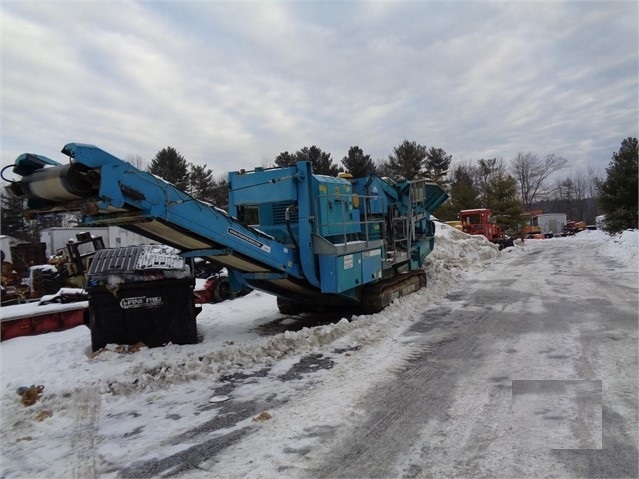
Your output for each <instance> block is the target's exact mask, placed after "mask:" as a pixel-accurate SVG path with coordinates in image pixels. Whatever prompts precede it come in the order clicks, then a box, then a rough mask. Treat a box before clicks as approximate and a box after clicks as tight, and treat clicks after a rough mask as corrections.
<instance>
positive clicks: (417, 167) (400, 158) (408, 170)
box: [387, 140, 426, 180]
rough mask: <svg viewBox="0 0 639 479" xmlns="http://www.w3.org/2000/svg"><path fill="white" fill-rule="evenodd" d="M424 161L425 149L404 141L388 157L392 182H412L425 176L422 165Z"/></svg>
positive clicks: (412, 142)
mask: <svg viewBox="0 0 639 479" xmlns="http://www.w3.org/2000/svg"><path fill="white" fill-rule="evenodd" d="M425 159H426V147H425V146H422V145H418V144H417V143H416V142H414V141H408V140H404V141H403V143H402V144H401V145H399V146H396V147H395V148H393V153H392V154H390V155H389V156H388V163H387V166H388V169H389V170H390V172H391V174H390V176H391V178H392V179H394V180H414V179H418V178H423V177H424V175H425V172H424V169H423V165H424V160H425Z"/></svg>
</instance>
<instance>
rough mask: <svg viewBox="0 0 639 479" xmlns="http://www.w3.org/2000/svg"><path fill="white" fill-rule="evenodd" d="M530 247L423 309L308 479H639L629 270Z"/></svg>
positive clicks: (557, 249) (574, 249)
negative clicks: (357, 415) (402, 347)
mask: <svg viewBox="0 0 639 479" xmlns="http://www.w3.org/2000/svg"><path fill="white" fill-rule="evenodd" d="M618 266H619V265H617V264H615V262H614V261H613V260H611V259H608V258H605V257H601V256H598V255H597V254H595V250H594V249H592V248H587V247H586V248H584V245H583V244H580V243H576V242H571V241H553V242H546V243H538V244H537V246H536V247H534V249H532V250H531V251H530V253H529V254H527V255H524V256H521V257H518V258H514V259H513V261H510V262H506V263H505V264H502V265H500V267H499V268H498V269H495V270H493V271H485V272H484V273H482V274H481V277H479V278H477V281H475V282H474V284H472V285H470V286H469V288H468V289H467V290H466V291H459V292H455V293H453V294H449V295H448V297H447V301H446V302H444V303H442V304H440V305H438V307H437V308H426V310H425V311H424V316H423V319H422V320H421V321H419V322H417V323H416V324H415V325H414V326H413V327H412V328H411V329H410V331H409V333H408V335H409V337H410V341H411V342H412V343H413V345H414V355H413V357H412V358H410V359H409V360H408V361H407V362H406V364H405V365H404V366H403V367H402V368H401V370H400V371H398V373H397V375H396V377H393V378H390V379H389V380H387V381H385V382H383V383H381V384H378V385H377V386H376V387H375V388H374V389H372V390H371V391H370V392H369V393H368V394H367V395H366V396H365V397H363V398H361V399H360V403H361V404H362V406H363V407H364V408H365V409H366V410H367V411H368V413H367V414H365V415H364V417H363V418H362V419H361V420H360V421H358V423H357V424H354V425H353V427H352V429H351V431H350V432H349V433H348V434H347V435H345V436H344V437H342V438H340V440H339V441H338V442H337V443H335V444H333V445H331V447H328V448H327V449H326V451H325V453H323V454H322V459H321V461H319V463H318V464H316V465H314V466H313V467H312V468H310V469H309V470H307V471H306V472H307V473H308V474H307V475H308V476H312V477H433V476H435V477H504V478H512V477H531V476H533V477H562V478H563V477H607V478H620V477H632V478H634V477H638V471H637V457H638V455H637V437H638V436H637V432H638V431H637V370H638V369H637V366H638V364H637V312H638V308H637V306H638V304H637V301H638V297H639V295H638V290H637V282H636V281H637V276H636V274H635V273H632V272H630V273H621V274H620V272H619V268H618Z"/></svg>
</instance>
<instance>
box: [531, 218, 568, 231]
mask: <svg viewBox="0 0 639 479" xmlns="http://www.w3.org/2000/svg"><path fill="white" fill-rule="evenodd" d="M566 223H567V219H566V213H544V214H541V215H535V216H533V217H532V225H533V226H539V227H540V228H541V231H542V233H553V234H555V235H558V234H561V233H562V232H563V231H564V226H566Z"/></svg>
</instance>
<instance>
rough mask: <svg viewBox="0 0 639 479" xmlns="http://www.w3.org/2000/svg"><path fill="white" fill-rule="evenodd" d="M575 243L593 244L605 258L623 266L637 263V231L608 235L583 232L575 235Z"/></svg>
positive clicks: (638, 243)
mask: <svg viewBox="0 0 639 479" xmlns="http://www.w3.org/2000/svg"><path fill="white" fill-rule="evenodd" d="M574 239H575V240H576V241H583V242H591V243H592V242H594V243H596V244H598V246H599V251H600V252H601V253H603V254H605V255H606V256H610V257H611V258H614V259H616V260H617V261H619V262H620V263H621V264H624V265H637V264H638V263H639V255H638V254H637V251H639V230H627V231H623V232H621V233H618V234H614V235H610V234H608V233H606V232H604V231H601V230H585V231H581V232H579V233H577V234H576V235H575V238H574Z"/></svg>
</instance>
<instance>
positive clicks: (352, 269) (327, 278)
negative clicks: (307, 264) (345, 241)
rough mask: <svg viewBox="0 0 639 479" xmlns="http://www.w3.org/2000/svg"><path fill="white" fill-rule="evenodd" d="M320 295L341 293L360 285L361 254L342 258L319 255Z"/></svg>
mask: <svg viewBox="0 0 639 479" xmlns="http://www.w3.org/2000/svg"><path fill="white" fill-rule="evenodd" d="M319 263H320V278H321V290H322V293H341V292H343V291H348V290H349V289H353V288H356V287H357V286H361V284H362V253H352V254H347V255H344V256H329V255H321V256H320V257H319Z"/></svg>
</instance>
